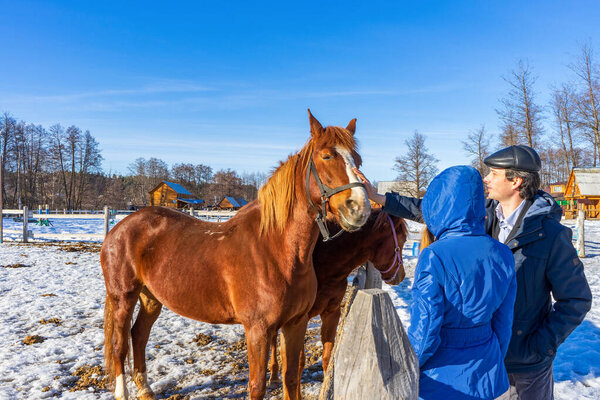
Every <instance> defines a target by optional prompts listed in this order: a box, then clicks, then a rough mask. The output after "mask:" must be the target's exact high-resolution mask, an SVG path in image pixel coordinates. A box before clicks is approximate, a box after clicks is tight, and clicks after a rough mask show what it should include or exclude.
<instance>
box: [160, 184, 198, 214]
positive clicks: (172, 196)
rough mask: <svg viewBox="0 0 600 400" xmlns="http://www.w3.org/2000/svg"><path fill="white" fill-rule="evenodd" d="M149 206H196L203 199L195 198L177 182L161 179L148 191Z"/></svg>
mask: <svg viewBox="0 0 600 400" xmlns="http://www.w3.org/2000/svg"><path fill="white" fill-rule="evenodd" d="M149 195H150V205H151V206H164V207H171V208H190V207H191V208H198V207H200V206H201V205H202V204H203V203H204V200H200V199H197V198H196V197H195V196H194V195H193V194H191V193H190V192H189V190H187V189H186V188H184V187H183V186H181V185H180V184H178V183H173V182H167V181H162V182H161V183H159V184H158V185H156V186H155V187H154V189H152V190H151V191H150V192H149Z"/></svg>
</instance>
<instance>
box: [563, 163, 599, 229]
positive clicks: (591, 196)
mask: <svg viewBox="0 0 600 400" xmlns="http://www.w3.org/2000/svg"><path fill="white" fill-rule="evenodd" d="M565 200H566V201H567V209H566V211H565V218H567V219H571V218H575V217H577V210H579V209H582V210H583V211H584V212H585V217H586V218H588V219H598V218H600V168H573V169H572V170H571V175H570V176H569V181H568V182H567V186H566V188H565Z"/></svg>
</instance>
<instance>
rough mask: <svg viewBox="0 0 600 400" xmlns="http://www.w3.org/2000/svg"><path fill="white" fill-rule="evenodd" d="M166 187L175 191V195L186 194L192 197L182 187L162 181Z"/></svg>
mask: <svg viewBox="0 0 600 400" xmlns="http://www.w3.org/2000/svg"><path fill="white" fill-rule="evenodd" d="M163 182H164V183H165V184H166V185H167V186H168V187H170V188H171V189H173V190H174V191H175V193H177V194H187V195H190V196H191V195H192V194H191V193H190V192H189V191H188V190H187V189H186V188H184V187H183V186H181V185H180V184H178V183H173V182H167V181H163Z"/></svg>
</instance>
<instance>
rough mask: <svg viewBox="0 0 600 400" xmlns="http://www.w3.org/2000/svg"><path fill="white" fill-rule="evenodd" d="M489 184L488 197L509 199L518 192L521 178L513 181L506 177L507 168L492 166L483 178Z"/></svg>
mask: <svg viewBox="0 0 600 400" xmlns="http://www.w3.org/2000/svg"><path fill="white" fill-rule="evenodd" d="M483 182H485V184H486V185H487V190H488V198H490V199H493V200H498V201H504V200H508V199H509V198H511V197H512V196H514V195H515V193H516V194H518V192H519V186H520V185H521V182H522V180H521V178H515V179H513V180H512V181H509V180H508V179H506V170H504V169H501V168H490V173H489V174H487V175H486V176H485V178H483Z"/></svg>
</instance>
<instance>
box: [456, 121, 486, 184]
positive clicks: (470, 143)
mask: <svg viewBox="0 0 600 400" xmlns="http://www.w3.org/2000/svg"><path fill="white" fill-rule="evenodd" d="M462 145H463V149H464V151H465V152H466V153H467V154H468V155H469V156H471V157H472V160H471V165H472V166H473V167H474V168H475V169H477V171H479V173H480V174H481V176H485V170H486V167H485V164H484V163H483V160H484V159H485V158H486V157H487V156H488V155H489V152H490V138H489V136H488V134H487V132H486V130H485V125H481V127H480V128H479V129H476V130H474V131H471V133H469V136H467V140H465V141H463V142H462Z"/></svg>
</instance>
